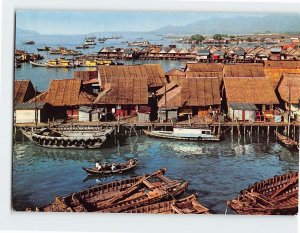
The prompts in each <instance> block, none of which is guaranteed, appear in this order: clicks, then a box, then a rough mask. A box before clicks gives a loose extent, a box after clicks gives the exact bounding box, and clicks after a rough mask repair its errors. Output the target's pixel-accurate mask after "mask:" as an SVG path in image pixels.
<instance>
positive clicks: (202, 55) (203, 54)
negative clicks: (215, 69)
mask: <svg viewBox="0 0 300 233" xmlns="http://www.w3.org/2000/svg"><path fill="white" fill-rule="evenodd" d="M196 60H197V61H199V62H209V61H210V51H209V50H203V49H202V50H199V51H198V54H197V57H196Z"/></svg>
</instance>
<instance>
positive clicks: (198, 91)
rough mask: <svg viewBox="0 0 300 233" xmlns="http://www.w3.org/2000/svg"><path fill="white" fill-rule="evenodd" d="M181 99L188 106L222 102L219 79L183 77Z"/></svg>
mask: <svg viewBox="0 0 300 233" xmlns="http://www.w3.org/2000/svg"><path fill="white" fill-rule="evenodd" d="M181 99H182V103H183V104H184V105H186V106H209V105H216V104H220V103H221V100H220V91H219V79H218V78H216V77H210V78H208V77H193V78H182V79H181Z"/></svg>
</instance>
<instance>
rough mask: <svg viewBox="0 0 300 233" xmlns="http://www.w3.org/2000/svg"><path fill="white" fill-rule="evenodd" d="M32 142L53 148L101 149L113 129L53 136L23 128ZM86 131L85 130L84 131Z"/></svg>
mask: <svg viewBox="0 0 300 233" xmlns="http://www.w3.org/2000/svg"><path fill="white" fill-rule="evenodd" d="M21 131H22V133H23V134H24V135H25V136H26V137H27V138H28V139H29V141H30V142H32V143H33V144H35V145H37V146H41V147H44V148H51V149H99V148H101V146H102V145H103V144H104V143H105V141H106V140H107V139H108V137H109V135H110V134H111V133H112V131H113V129H109V130H106V131H103V133H100V134H98V135H95V136H85V137H80V136H76V137H74V136H69V137H68V136H61V137H51V136H44V135H39V134H37V133H33V132H28V131H25V130H23V129H22V130H21ZM83 133H84V132H83Z"/></svg>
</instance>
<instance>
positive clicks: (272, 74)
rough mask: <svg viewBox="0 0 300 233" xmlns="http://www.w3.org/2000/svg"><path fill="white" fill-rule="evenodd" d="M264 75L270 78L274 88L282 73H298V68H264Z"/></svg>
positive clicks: (299, 71)
mask: <svg viewBox="0 0 300 233" xmlns="http://www.w3.org/2000/svg"><path fill="white" fill-rule="evenodd" d="M264 72H265V76H266V77H269V78H271V79H272V84H273V88H274V89H276V88H277V86H278V83H279V81H280V80H281V78H282V76H283V74H285V73H286V74H288V73H293V74H300V69H295V68H293V69H292V68H265V70H264Z"/></svg>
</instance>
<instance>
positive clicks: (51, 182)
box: [13, 135, 299, 213]
mask: <svg viewBox="0 0 300 233" xmlns="http://www.w3.org/2000/svg"><path fill="white" fill-rule="evenodd" d="M16 138H17V141H16V142H17V143H16V144H15V146H14V153H13V154H14V156H13V206H14V208H15V209H18V210H22V209H25V208H27V207H29V206H28V205H43V204H46V203H47V202H49V201H53V199H54V197H55V196H56V195H67V194H70V193H72V192H76V191H79V190H81V189H84V188H87V187H90V186H92V185H96V184H98V183H106V182H110V181H112V180H116V179H122V178H127V177H129V176H133V175H141V174H144V173H151V172H153V171H154V170H157V169H160V168H161V167H163V166H165V165H167V166H168V171H167V175H168V176H169V177H172V178H174V179H185V180H187V181H189V189H188V191H187V193H191V192H197V193H198V194H199V201H200V202H201V203H203V205H205V206H207V207H209V208H211V209H212V210H213V211H214V212H216V213H224V211H225V209H226V200H228V199H231V198H234V197H235V196H236V195H237V194H238V193H239V191H240V190H241V189H244V188H246V187H247V186H248V185H250V184H252V183H254V182H256V181H259V180H263V179H267V178H269V177H272V176H274V175H277V174H281V173H284V172H287V171H290V170H298V163H299V156H298V154H295V153H293V152H291V151H289V150H287V149H285V148H283V147H282V146H281V145H280V144H278V143H277V142H276V141H275V140H273V139H272V138H270V140H269V141H268V140H266V139H265V138H264V137H260V140H258V139H257V138H255V137H253V138H252V139H250V138H248V137H245V139H243V138H241V140H239V141H238V140H237V138H233V139H231V137H230V136H229V137H228V136H227V137H226V138H225V140H224V141H221V142H220V143H203V142H179V141H171V140H158V139H153V138H148V137H146V136H141V137H128V138H126V139H123V140H121V141H116V144H114V145H111V146H110V147H106V148H103V149H100V150H63V149H57V150H56V149H52V150H49V149H46V148H41V147H38V146H35V145H33V144H31V143H30V142H29V141H28V140H24V139H23V138H22V137H20V135H17V137H16ZM251 140H252V142H253V143H250V142H251ZM133 157H136V158H138V160H139V166H138V167H137V168H136V169H135V170H133V171H131V172H130V173H126V174H119V175H115V176H113V177H92V176H89V177H87V174H86V173H85V172H84V171H83V170H82V166H92V165H93V163H94V161H95V160H100V161H101V162H104V161H107V162H112V161H115V162H123V161H126V160H128V159H129V158H133ZM22 194H24V195H22ZM229 212H230V211H229Z"/></svg>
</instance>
